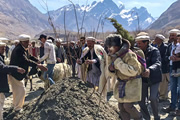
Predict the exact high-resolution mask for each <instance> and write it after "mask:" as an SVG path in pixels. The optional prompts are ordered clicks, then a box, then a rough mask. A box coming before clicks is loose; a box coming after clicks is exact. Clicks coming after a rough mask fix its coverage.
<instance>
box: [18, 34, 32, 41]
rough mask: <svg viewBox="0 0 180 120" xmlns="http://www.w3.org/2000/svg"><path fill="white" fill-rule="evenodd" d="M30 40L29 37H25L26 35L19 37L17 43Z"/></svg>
mask: <svg viewBox="0 0 180 120" xmlns="http://www.w3.org/2000/svg"><path fill="white" fill-rule="evenodd" d="M30 39H31V37H30V36H29V35H26V34H21V35H19V41H28V40H30Z"/></svg>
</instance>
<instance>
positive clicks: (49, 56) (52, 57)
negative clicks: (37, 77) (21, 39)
mask: <svg viewBox="0 0 180 120" xmlns="http://www.w3.org/2000/svg"><path fill="white" fill-rule="evenodd" d="M46 38H47V37H46V35H43V34H42V35H40V37H39V40H40V41H41V42H42V43H44V56H42V57H41V58H40V59H39V61H40V62H42V61H45V60H46V63H47V68H48V71H46V72H44V75H43V77H44V79H45V80H46V81H45V86H47V85H46V84H47V83H50V85H52V84H55V82H54V80H53V69H54V66H55V64H56V53H55V48H54V47H55V46H54V44H53V43H52V40H51V39H48V40H47V39H46ZM47 81H48V82H47Z"/></svg>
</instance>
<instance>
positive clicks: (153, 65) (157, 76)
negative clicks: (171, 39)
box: [143, 45, 162, 84]
mask: <svg viewBox="0 0 180 120" xmlns="http://www.w3.org/2000/svg"><path fill="white" fill-rule="evenodd" d="M144 55H145V59H146V65H147V68H148V69H150V77H149V79H150V83H151V84H155V83H158V82H161V81H162V73H161V55H160V52H159V50H158V49H157V48H155V47H153V46H151V45H149V46H148V48H147V49H146V51H144ZM145 80H146V79H144V78H143V82H146V81H145Z"/></svg>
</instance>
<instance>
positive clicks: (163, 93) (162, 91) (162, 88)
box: [159, 73, 169, 99]
mask: <svg viewBox="0 0 180 120" xmlns="http://www.w3.org/2000/svg"><path fill="white" fill-rule="evenodd" d="M168 83H169V73H165V74H162V82H161V83H160V85H159V99H167V98H168Z"/></svg>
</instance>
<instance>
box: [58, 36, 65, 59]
mask: <svg viewBox="0 0 180 120" xmlns="http://www.w3.org/2000/svg"><path fill="white" fill-rule="evenodd" d="M61 42H62V40H61V39H60V38H58V39H56V47H55V51H56V60H57V63H63V62H64V59H65V57H66V54H65V50H64V47H63V46H62V45H61Z"/></svg>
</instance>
